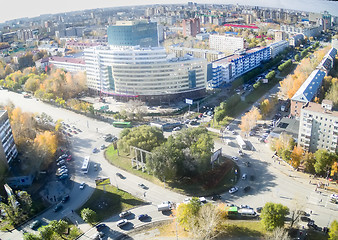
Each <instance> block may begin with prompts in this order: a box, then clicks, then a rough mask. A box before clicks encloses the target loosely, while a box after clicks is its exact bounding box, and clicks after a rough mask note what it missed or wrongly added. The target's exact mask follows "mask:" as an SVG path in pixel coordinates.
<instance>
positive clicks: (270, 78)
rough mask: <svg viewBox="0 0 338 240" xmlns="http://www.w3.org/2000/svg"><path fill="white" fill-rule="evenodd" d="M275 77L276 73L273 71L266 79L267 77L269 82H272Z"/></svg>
mask: <svg viewBox="0 0 338 240" xmlns="http://www.w3.org/2000/svg"><path fill="white" fill-rule="evenodd" d="M275 76H276V72H275V71H273V70H272V71H271V72H269V73H268V74H267V75H266V76H265V77H266V78H267V79H269V81H270V80H272V79H273V78H274V77H275Z"/></svg>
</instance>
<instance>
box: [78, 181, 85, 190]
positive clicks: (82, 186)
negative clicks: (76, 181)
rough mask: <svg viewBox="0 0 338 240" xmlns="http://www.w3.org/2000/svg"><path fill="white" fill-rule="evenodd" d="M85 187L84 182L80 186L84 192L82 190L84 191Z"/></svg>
mask: <svg viewBox="0 0 338 240" xmlns="http://www.w3.org/2000/svg"><path fill="white" fill-rule="evenodd" d="M85 186H86V183H85V182H83V183H81V184H80V186H79V188H80V189H81V190H82V189H84V187H85Z"/></svg>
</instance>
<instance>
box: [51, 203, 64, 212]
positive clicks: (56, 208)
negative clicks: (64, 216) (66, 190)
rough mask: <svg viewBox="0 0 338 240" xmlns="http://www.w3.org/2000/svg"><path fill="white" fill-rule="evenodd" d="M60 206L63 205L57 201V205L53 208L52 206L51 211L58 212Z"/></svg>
mask: <svg viewBox="0 0 338 240" xmlns="http://www.w3.org/2000/svg"><path fill="white" fill-rule="evenodd" d="M62 207H63V206H62V204H60V203H59V204H58V205H56V206H55V208H54V210H53V211H54V212H58V211H60V210H61V209H62Z"/></svg>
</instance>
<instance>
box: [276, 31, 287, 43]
mask: <svg viewBox="0 0 338 240" xmlns="http://www.w3.org/2000/svg"><path fill="white" fill-rule="evenodd" d="M287 36H288V35H287V33H285V32H282V31H276V32H275V41H276V42H279V41H284V40H286V38H287Z"/></svg>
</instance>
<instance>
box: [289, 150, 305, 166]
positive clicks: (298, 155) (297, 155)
mask: <svg viewBox="0 0 338 240" xmlns="http://www.w3.org/2000/svg"><path fill="white" fill-rule="evenodd" d="M303 153H304V151H303V149H302V147H301V146H294V148H293V151H292V153H291V156H290V157H291V159H290V163H291V165H292V167H294V168H295V169H297V168H298V167H299V165H300V161H301V159H302V157H303Z"/></svg>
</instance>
